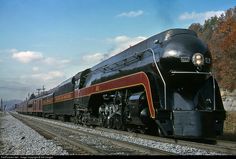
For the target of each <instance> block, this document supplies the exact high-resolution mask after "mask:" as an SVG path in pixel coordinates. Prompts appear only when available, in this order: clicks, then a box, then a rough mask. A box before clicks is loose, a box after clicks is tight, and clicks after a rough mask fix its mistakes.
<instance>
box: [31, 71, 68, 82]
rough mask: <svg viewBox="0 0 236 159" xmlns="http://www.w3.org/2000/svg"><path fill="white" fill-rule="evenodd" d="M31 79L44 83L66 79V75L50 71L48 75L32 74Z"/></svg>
mask: <svg viewBox="0 0 236 159" xmlns="http://www.w3.org/2000/svg"><path fill="white" fill-rule="evenodd" d="M31 77H32V78H35V79H39V80H42V81H49V80H55V79H57V78H61V77H64V73H63V72H60V71H50V72H47V73H36V74H32V75H31Z"/></svg>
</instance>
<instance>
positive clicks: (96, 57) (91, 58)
mask: <svg viewBox="0 0 236 159" xmlns="http://www.w3.org/2000/svg"><path fill="white" fill-rule="evenodd" d="M104 58H105V55H104V54H102V53H94V54H91V55H85V56H83V57H82V60H83V61H84V62H86V63H97V62H99V61H101V60H103V59H104Z"/></svg>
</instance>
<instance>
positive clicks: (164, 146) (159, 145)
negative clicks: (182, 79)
mask: <svg viewBox="0 0 236 159" xmlns="http://www.w3.org/2000/svg"><path fill="white" fill-rule="evenodd" d="M29 118H32V117H29ZM34 119H35V118H34ZM36 119H37V120H43V121H45V122H49V123H53V124H57V125H61V126H65V127H68V128H74V129H77V130H80V131H84V132H89V133H92V134H99V135H101V136H104V137H108V138H113V139H117V140H120V141H127V142H131V143H134V144H139V145H143V146H147V147H150V148H156V149H160V150H163V151H167V152H172V153H175V154H178V155H226V154H222V153H219V152H212V151H208V150H204V149H198V148H193V147H189V146H182V145H178V144H171V143H164V142H158V141H153V140H148V139H142V138H139V137H134V136H132V135H123V134H117V133H112V132H105V131H101V130H96V129H91V128H88V127H82V126H79V125H74V124H73V123H63V122H60V121H54V120H48V119H44V118H36Z"/></svg>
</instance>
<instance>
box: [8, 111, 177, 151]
mask: <svg viewBox="0 0 236 159" xmlns="http://www.w3.org/2000/svg"><path fill="white" fill-rule="evenodd" d="M11 115H12V116H14V117H15V118H17V119H18V120H20V121H22V122H23V123H25V124H26V125H28V126H30V127H31V128H33V129H35V130H36V131H37V132H39V133H40V134H41V135H43V136H45V137H46V138H48V139H53V140H55V141H56V142H57V143H58V144H59V145H60V146H62V147H63V148H64V149H65V150H67V151H68V152H69V153H70V154H83V155H173V153H170V152H166V151H162V150H159V149H156V148H150V147H147V146H143V145H138V144H134V143H130V142H126V141H121V140H117V139H114V138H110V137H105V136H102V135H100V134H94V133H92V132H91V133H90V132H84V131H81V130H78V129H76V128H69V127H67V126H63V125H60V124H55V123H51V122H45V120H41V119H42V118H40V120H39V118H36V117H31V116H23V115H19V114H12V113H11ZM57 122H58V121H57Z"/></svg>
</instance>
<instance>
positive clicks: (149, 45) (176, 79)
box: [42, 29, 225, 138]
mask: <svg viewBox="0 0 236 159" xmlns="http://www.w3.org/2000/svg"><path fill="white" fill-rule="evenodd" d="M211 66H212V58H211V54H210V51H209V50H208V48H207V46H206V45H205V44H204V43H203V42H202V41H201V40H200V39H199V38H198V37H197V35H196V33H195V32H194V31H191V30H187V29H171V30H167V31H165V32H162V33H160V34H157V35H154V36H152V37H150V38H148V39H146V40H144V41H142V42H140V43H138V44H136V45H135V46H132V47H130V48H128V49H127V50H124V51H123V52H121V53H119V54H117V55H115V56H113V57H111V58H109V59H107V60H105V61H103V62H101V63H99V64H97V65H96V66H94V67H92V68H89V69H86V70H84V71H82V72H79V73H77V74H76V75H75V76H73V77H72V78H70V79H69V80H67V81H66V82H64V83H62V84H61V85H59V86H58V87H57V88H56V89H55V91H54V92H50V94H46V95H45V98H47V100H48V98H49V96H50V97H51V99H50V100H49V101H51V102H48V103H47V102H43V108H44V107H45V108H46V107H48V105H49V104H50V106H51V107H53V109H51V110H54V111H52V112H50V114H51V115H54V116H64V117H69V118H73V120H74V121H75V122H76V123H80V124H86V125H100V126H103V127H108V128H115V129H123V130H124V129H131V130H135V131H145V132H148V133H156V134H158V135H161V136H175V137H186V138H212V137H215V136H216V135H221V134H222V133H223V124H224V120H225V110H224V107H223V103H222V100H221V95H220V90H219V87H218V84H217V82H216V80H215V79H214V76H213V74H212V71H211ZM66 102H67V103H66ZM65 103H66V104H65ZM42 111H43V112H42V114H46V115H47V112H44V109H42ZM63 112H66V113H63Z"/></svg>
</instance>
